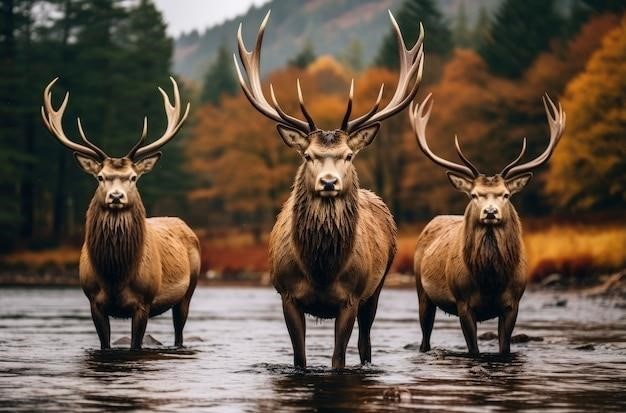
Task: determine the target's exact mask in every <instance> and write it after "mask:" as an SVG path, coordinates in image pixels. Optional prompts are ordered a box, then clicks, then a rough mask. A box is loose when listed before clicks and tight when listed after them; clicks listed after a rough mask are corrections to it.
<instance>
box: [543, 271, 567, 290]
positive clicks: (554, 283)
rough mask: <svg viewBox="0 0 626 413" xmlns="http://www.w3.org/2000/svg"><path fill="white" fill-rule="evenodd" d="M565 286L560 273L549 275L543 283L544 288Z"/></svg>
mask: <svg viewBox="0 0 626 413" xmlns="http://www.w3.org/2000/svg"><path fill="white" fill-rule="evenodd" d="M562 285H563V276H562V275H561V274H559V273H554V274H550V275H548V276H547V277H546V278H544V279H543V280H542V281H541V286H542V287H560V286H562Z"/></svg>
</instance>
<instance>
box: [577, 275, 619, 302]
mask: <svg viewBox="0 0 626 413" xmlns="http://www.w3.org/2000/svg"><path fill="white" fill-rule="evenodd" d="M584 293H585V295H587V296H589V297H597V296H609V297H626V270H623V271H620V272H618V273H615V274H613V275H610V276H608V277H607V278H606V279H605V280H604V282H602V284H600V285H596V286H595V287H591V288H588V289H587V290H585V291H584Z"/></svg>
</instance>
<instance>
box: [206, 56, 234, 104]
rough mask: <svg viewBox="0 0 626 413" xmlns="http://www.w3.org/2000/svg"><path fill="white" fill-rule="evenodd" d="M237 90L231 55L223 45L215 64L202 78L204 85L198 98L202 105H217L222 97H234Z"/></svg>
mask: <svg viewBox="0 0 626 413" xmlns="http://www.w3.org/2000/svg"><path fill="white" fill-rule="evenodd" d="M238 89H239V85H238V84H237V82H236V81H235V74H234V69H233V59H232V55H231V54H230V52H229V51H228V49H227V48H226V46H225V45H222V46H220V48H219V49H218V51H217V58H216V59H215V62H213V64H212V65H211V66H209V69H208V70H207V72H206V75H205V76H204V85H203V88H202V95H201V97H200V99H201V101H202V102H203V103H212V104H214V105H216V104H219V101H220V98H221V97H222V95H224V94H226V95H230V96H232V95H234V94H235V93H236V92H237V90H238Z"/></svg>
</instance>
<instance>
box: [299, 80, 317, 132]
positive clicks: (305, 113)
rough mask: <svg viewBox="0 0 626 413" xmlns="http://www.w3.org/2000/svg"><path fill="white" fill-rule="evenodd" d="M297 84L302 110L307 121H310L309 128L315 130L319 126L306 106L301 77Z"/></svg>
mask: <svg viewBox="0 0 626 413" xmlns="http://www.w3.org/2000/svg"><path fill="white" fill-rule="evenodd" d="M296 85H297V87H298V101H299V102H300V111H302V114H303V115H304V117H305V118H306V120H307V122H308V123H309V130H311V131H314V130H316V129H317V127H316V126H315V122H314V121H313V118H312V117H311V115H310V114H309V111H308V110H306V106H304V99H303V98H302V89H301V88H300V79H297V80H296Z"/></svg>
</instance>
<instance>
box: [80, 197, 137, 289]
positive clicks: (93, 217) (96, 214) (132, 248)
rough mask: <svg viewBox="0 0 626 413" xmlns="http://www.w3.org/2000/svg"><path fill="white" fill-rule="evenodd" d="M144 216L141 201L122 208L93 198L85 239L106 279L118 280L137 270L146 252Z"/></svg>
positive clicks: (96, 268)
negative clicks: (103, 203)
mask: <svg viewBox="0 0 626 413" xmlns="http://www.w3.org/2000/svg"><path fill="white" fill-rule="evenodd" d="M145 218H146V210H145V209H144V206H143V204H142V203H141V201H140V200H137V201H136V202H135V203H134V204H133V205H132V206H131V207H129V208H127V209H124V210H121V211H115V210H109V209H107V208H104V207H103V206H102V205H101V204H100V203H99V202H98V201H96V200H95V198H94V199H92V200H91V204H90V205H89V209H88V210H87V224H86V228H85V239H86V242H87V251H88V252H89V258H90V260H91V264H92V265H93V267H94V269H95V270H96V271H97V272H98V274H100V275H101V276H102V277H103V278H105V279H107V280H111V281H119V280H122V279H125V278H127V277H128V276H129V275H131V274H132V273H133V272H134V271H135V270H136V269H137V266H138V265H139V259H140V256H141V254H142V253H143V245H144V237H145V232H146V220H145Z"/></svg>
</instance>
